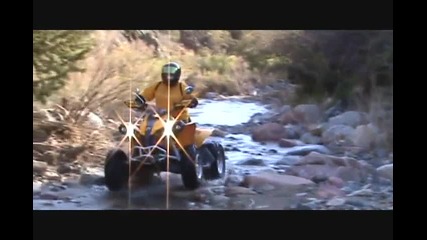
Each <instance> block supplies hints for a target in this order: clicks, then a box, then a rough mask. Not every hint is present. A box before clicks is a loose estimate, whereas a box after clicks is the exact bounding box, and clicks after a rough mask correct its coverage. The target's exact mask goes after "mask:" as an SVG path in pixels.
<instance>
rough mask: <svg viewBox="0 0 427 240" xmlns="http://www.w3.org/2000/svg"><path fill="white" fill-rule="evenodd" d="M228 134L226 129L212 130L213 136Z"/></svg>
mask: <svg viewBox="0 0 427 240" xmlns="http://www.w3.org/2000/svg"><path fill="white" fill-rule="evenodd" d="M227 134H228V133H226V132H224V131H221V130H219V129H214V130H213V131H212V136H213V137H225V136H226V135H227Z"/></svg>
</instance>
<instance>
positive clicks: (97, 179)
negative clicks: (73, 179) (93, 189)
mask: <svg viewBox="0 0 427 240" xmlns="http://www.w3.org/2000/svg"><path fill="white" fill-rule="evenodd" d="M104 181H105V179H104V177H101V176H99V175H95V174H86V173H84V174H82V175H81V176H80V184H82V185H103V184H104Z"/></svg>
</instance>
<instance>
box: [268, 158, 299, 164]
mask: <svg viewBox="0 0 427 240" xmlns="http://www.w3.org/2000/svg"><path fill="white" fill-rule="evenodd" d="M301 158H302V157H301V156H285V157H283V159H280V160H279V161H277V162H275V163H274V164H275V165H293V164H295V163H296V162H298V161H299V160H300V159H301Z"/></svg>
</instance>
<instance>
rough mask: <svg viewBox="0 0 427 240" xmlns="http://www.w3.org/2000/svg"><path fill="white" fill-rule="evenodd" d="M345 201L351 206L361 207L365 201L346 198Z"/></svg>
mask: <svg viewBox="0 0 427 240" xmlns="http://www.w3.org/2000/svg"><path fill="white" fill-rule="evenodd" d="M345 203H346V204H348V205H351V206H355V207H359V208H363V207H365V206H366V203H365V201H362V200H358V199H347V201H346V202H345Z"/></svg>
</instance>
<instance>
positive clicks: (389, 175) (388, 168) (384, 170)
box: [377, 163, 393, 181]
mask: <svg viewBox="0 0 427 240" xmlns="http://www.w3.org/2000/svg"><path fill="white" fill-rule="evenodd" d="M377 172H378V174H379V175H380V176H381V177H383V178H386V179H389V180H391V181H393V163H392V164H387V165H384V166H381V167H379V168H377Z"/></svg>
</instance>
